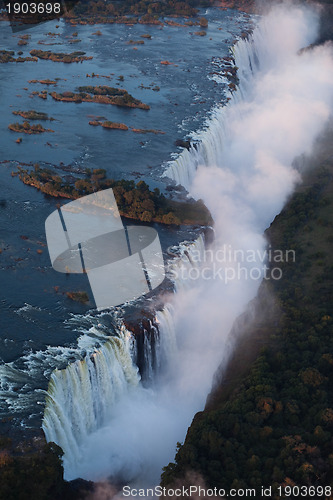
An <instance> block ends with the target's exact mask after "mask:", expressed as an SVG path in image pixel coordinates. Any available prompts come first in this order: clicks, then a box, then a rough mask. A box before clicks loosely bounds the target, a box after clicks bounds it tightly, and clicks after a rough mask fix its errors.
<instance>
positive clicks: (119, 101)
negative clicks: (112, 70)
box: [50, 85, 150, 110]
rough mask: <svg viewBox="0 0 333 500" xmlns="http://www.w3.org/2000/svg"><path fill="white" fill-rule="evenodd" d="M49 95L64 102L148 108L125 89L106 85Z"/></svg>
mask: <svg viewBox="0 0 333 500" xmlns="http://www.w3.org/2000/svg"><path fill="white" fill-rule="evenodd" d="M50 96H51V97H52V98H53V99H54V100H55V101H64V102H76V103H80V102H97V103H99V104H112V105H114V106H120V107H126V108H139V109H145V110H148V109H150V107H149V106H148V104H144V103H143V102H141V101H140V100H139V99H135V98H134V97H133V96H132V95H131V94H129V93H128V92H127V90H125V89H118V88H114V87H108V86H107V85H99V86H96V87H94V86H92V85H87V86H83V87H79V88H78V92H63V93H61V94H60V93H58V92H50Z"/></svg>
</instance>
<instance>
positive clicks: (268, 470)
mask: <svg viewBox="0 0 333 500" xmlns="http://www.w3.org/2000/svg"><path fill="white" fill-rule="evenodd" d="M330 137H331V138H332V134H331V136H330ZM327 144H328V143H327ZM327 144H326V146H327ZM326 146H325V147H326ZM325 158H329V159H325ZM332 207H333V162H332V147H331V146H330V147H329V150H328V152H326V156H325V155H324V156H321V158H320V161H319V162H318V164H317V165H316V167H315V168H314V170H310V171H309V172H308V173H307V174H306V175H305V178H304V183H303V186H302V187H301V188H300V189H299V190H298V192H297V193H295V195H294V196H293V197H292V199H291V200H290V201H289V203H288V204H287V205H286V207H285V208H284V210H283V211H282V212H281V214H280V215H278V216H277V217H276V218H275V220H274V222H273V223H272V225H271V227H270V228H269V229H268V230H267V236H268V239H269V241H270V243H271V245H272V247H273V248H276V249H281V250H284V251H285V250H289V249H295V251H296V261H295V262H289V263H288V262H285V263H281V268H282V271H283V278H282V279H281V280H279V281H272V280H271V281H270V282H264V283H263V284H262V286H261V290H260V292H259V296H258V299H257V300H259V304H257V308H259V309H260V303H262V304H263V306H264V307H265V316H266V319H264V321H261V322H260V323H259V322H258V321H257V322H255V323H254V324H253V325H252V329H253V330H252V333H249V332H247V336H246V337H245V338H243V339H242V341H241V342H240V344H239V348H238V349H237V350H236V353H235V355H234V357H233V359H232V360H231V362H230V364H229V366H228V368H227V370H226V372H224V373H223V374H222V381H220V383H219V384H218V385H217V386H216V387H215V388H214V390H213V392H212V394H211V395H210V397H209V399H208V403H207V406H206V409H205V410H204V411H203V412H200V413H198V414H197V415H196V416H195V417H194V420H193V422H192V425H191V426H190V428H189V430H188V434H187V437H186V440H185V443H184V444H183V445H182V446H178V452H177V454H176V459H175V463H171V464H169V465H168V466H167V467H165V470H164V473H163V475H162V484H163V485H164V486H167V485H168V486H170V485H172V484H174V483H175V481H176V480H180V481H181V484H186V481H187V480H186V475H187V474H188V472H189V471H191V472H195V473H198V474H199V475H200V476H201V477H202V478H203V480H204V481H205V483H206V485H207V486H209V487H220V488H225V489H229V488H250V487H254V488H256V489H257V491H258V490H259V488H260V487H261V486H262V485H264V486H271V485H272V486H273V491H275V492H276V493H275V496H273V497H272V498H276V499H277V498H279V496H278V495H277V487H278V486H279V485H291V486H292V485H308V486H310V485H312V486H325V485H333V446H332V445H333V391H332V387H333V331H332V330H333V328H332V326H333V311H332V304H333V300H332V299H333V296H332V295H333V294H332V288H333V286H332V285H333V256H332V252H331V249H332V243H333V229H332V209H333V208H332ZM268 292H273V293H274V297H275V303H274V306H273V305H271V307H268V308H267V293H268ZM258 330H260V331H258ZM249 335H252V338H253V342H252V343H255V344H256V346H258V345H260V343H261V344H262V345H264V347H263V348H261V350H260V351H259V353H258V355H256V356H254V358H256V359H255V360H254V361H251V360H250V361H249V359H248V357H249V355H248V350H249V348H251V336H249ZM258 337H259V341H260V342H259V343H258ZM256 346H255V347H254V349H256ZM242 360H244V363H243V365H242ZM244 365H246V366H244ZM238 367H240V372H243V373H241V376H240V374H239V373H238V371H237V368H238ZM309 498H310V496H309ZM312 498H313V496H312ZM315 498H320V497H319V496H318V495H315ZM322 498H325V496H323V497H322ZM332 498H333V497H332Z"/></svg>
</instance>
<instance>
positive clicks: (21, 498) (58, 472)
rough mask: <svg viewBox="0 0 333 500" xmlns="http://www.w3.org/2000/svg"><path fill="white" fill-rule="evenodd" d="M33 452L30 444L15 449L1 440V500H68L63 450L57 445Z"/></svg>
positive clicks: (7, 440)
mask: <svg viewBox="0 0 333 500" xmlns="http://www.w3.org/2000/svg"><path fill="white" fill-rule="evenodd" d="M31 448H32V447H31V446H30V447H29V446H28V445H27V444H26V445H25V446H24V448H23V449H22V445H21V446H20V447H17V449H15V448H14V449H13V446H12V444H11V440H10V439H8V438H1V439H0V500H31V499H32V498H33V499H34V500H46V499H47V498H48V499H59V500H60V499H61V498H64V497H65V494H64V493H65V489H66V483H65V482H64V480H63V467H62V465H61V457H62V455H63V453H62V450H61V449H60V448H59V447H58V446H57V445H55V444H54V443H51V444H41V445H40V446H39V448H38V449H32V450H31ZM66 497H67V495H66ZM67 498H68V497H67Z"/></svg>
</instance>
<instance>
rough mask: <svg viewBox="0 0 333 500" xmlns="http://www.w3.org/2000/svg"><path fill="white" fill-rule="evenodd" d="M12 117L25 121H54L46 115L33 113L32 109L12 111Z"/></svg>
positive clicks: (38, 112) (37, 112)
mask: <svg viewBox="0 0 333 500" xmlns="http://www.w3.org/2000/svg"><path fill="white" fill-rule="evenodd" d="M13 115H19V116H22V117H23V118H25V120H50V121H53V120H54V118H49V117H48V115H47V114H46V113H42V112H40V111H35V110H33V109H32V110H30V111H13Z"/></svg>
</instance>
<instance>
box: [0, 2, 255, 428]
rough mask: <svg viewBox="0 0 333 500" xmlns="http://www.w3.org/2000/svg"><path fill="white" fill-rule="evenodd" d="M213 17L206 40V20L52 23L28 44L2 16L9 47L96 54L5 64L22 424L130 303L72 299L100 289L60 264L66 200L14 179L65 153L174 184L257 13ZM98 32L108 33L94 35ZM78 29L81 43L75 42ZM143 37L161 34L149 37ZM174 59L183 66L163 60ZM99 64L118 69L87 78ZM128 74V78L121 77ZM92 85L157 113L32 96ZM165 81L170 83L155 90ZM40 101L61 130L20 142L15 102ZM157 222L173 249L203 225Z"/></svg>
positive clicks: (5, 323) (1, 373)
mask: <svg viewBox="0 0 333 500" xmlns="http://www.w3.org/2000/svg"><path fill="white" fill-rule="evenodd" d="M204 14H205V16H206V17H207V19H208V21H209V28H208V29H207V36H205V37H200V36H196V35H194V32H195V31H198V30H199V29H200V28H199V27H174V26H164V27H163V28H161V27H156V26H145V25H136V26H125V25H95V26H75V27H71V26H70V25H68V24H66V23H64V22H62V21H61V22H60V23H59V22H58V21H54V22H53V21H50V22H49V23H47V24H43V25H40V26H38V27H35V28H33V29H31V30H27V31H25V32H24V33H29V34H30V35H31V38H30V39H29V41H28V45H25V46H18V45H17V43H18V41H19V35H20V34H16V35H13V34H12V32H11V30H10V27H9V25H7V23H1V30H0V49H5V50H15V52H17V51H19V50H22V51H23V55H24V56H26V55H29V51H30V50H32V49H41V50H52V51H54V52H73V51H78V50H80V51H85V52H86V55H88V56H93V59H92V60H89V61H84V62H83V63H79V64H76V63H73V64H63V63H56V62H52V61H41V60H39V61H38V62H25V63H8V64H1V65H0V109H1V117H0V128H1V133H0V155H1V156H0V161H1V164H0V249H2V252H1V253H0V280H1V288H0V412H1V413H0V415H1V416H10V417H13V423H14V424H15V425H21V426H23V427H25V428H27V427H32V428H37V427H39V426H40V418H41V415H42V412H43V402H44V392H43V389H46V388H47V383H48V378H49V376H50V374H51V372H52V370H53V369H54V368H55V367H59V368H62V367H64V366H66V365H67V364H68V362H69V361H72V360H73V359H76V358H77V357H79V356H80V355H82V354H83V353H84V349H85V348H84V342H81V343H80V345H79V346H78V344H77V338H78V337H79V336H80V335H82V334H84V333H85V332H87V331H89V330H91V328H93V326H94V325H95V324H99V325H102V326H103V328H105V330H106V331H107V332H110V331H112V328H113V326H112V325H113V324H114V323H115V321H116V320H117V315H121V314H123V311H122V310H121V309H120V308H118V309H116V310H114V311H113V312H112V313H107V314H105V313H104V314H99V315H98V314H96V313H95V312H94V311H93V307H94V303H93V298H92V296H91V294H90V297H91V303H90V304H88V305H86V306H84V305H80V304H77V303H75V302H72V301H70V300H69V299H68V298H67V297H66V291H72V290H86V291H87V292H88V293H90V289H89V285H88V282H87V279H86V277H85V276H80V275H76V276H75V275H70V276H65V275H62V274H60V273H57V272H55V271H54V270H53V269H52V268H51V267H50V261H49V257H48V252H47V248H46V246H45V233H44V222H45V219H46V217H47V216H48V215H49V214H50V213H51V212H52V211H53V210H54V209H55V206H56V201H55V200H53V199H51V198H47V197H45V196H44V195H43V194H41V193H39V192H38V191H36V190H35V189H34V188H31V187H29V186H25V185H23V184H22V183H21V182H20V181H19V180H18V179H17V178H13V177H11V171H12V170H15V169H16V166H17V162H27V163H31V164H33V163H35V162H39V163H41V164H43V163H50V164H54V165H59V164H60V163H61V162H62V163H63V164H65V165H71V166H72V167H73V168H75V167H78V166H79V167H83V168H85V167H88V168H106V169H107V172H108V176H110V177H115V178H123V177H125V178H135V179H138V174H137V172H139V173H140V174H141V176H142V177H140V178H144V180H145V181H146V182H148V183H149V184H150V185H151V186H159V187H162V188H163V187H165V183H166V181H165V179H162V178H161V174H162V173H163V171H164V169H165V164H166V162H167V161H169V160H170V159H171V157H172V155H173V154H175V153H177V151H178V152H179V151H181V150H180V149H177V148H176V146H175V145H174V142H175V140H176V139H182V138H185V137H186V136H187V135H188V134H189V133H190V132H191V131H195V130H198V129H199V128H200V127H202V126H203V123H204V120H205V118H206V117H207V116H208V114H209V110H210V109H212V107H213V106H214V104H216V103H218V102H224V101H225V100H226V97H227V93H226V90H227V87H226V83H222V82H219V83H217V81H215V80H219V79H218V78H216V77H218V75H216V74H214V72H216V71H218V62H219V58H221V57H224V56H226V55H228V49H229V47H230V46H231V45H232V44H233V41H234V40H235V37H237V36H239V34H240V33H241V32H242V31H243V30H244V28H245V27H246V26H247V25H248V18H247V16H244V15H243V14H241V13H239V12H233V11H221V10H218V9H210V10H209V11H207V12H204ZM57 24H59V28H56V25H57ZM97 30H100V31H101V32H102V35H101V36H96V35H93V33H94V32H96V31H97ZM76 31H77V32H78V37H77V38H78V39H79V40H80V42H78V43H71V42H70V40H72V39H73V38H72V34H73V33H74V32H76ZM49 32H51V33H56V34H57V36H52V35H48V34H47V33H49ZM143 34H149V35H151V39H150V40H149V39H143V38H141V37H140V35H143ZM130 40H144V45H136V46H135V45H132V44H128V42H129V41H130ZM38 42H42V44H39V43H38ZM133 47H137V50H135V49H134V48H133ZM163 60H168V61H170V62H172V63H173V64H172V65H168V66H165V65H161V64H160V62H161V61H163ZM92 73H95V74H99V75H105V76H108V77H110V78H105V77H100V78H97V77H95V78H89V77H87V76H86V75H87V74H90V75H91V74H92ZM120 75H122V76H123V78H124V81H120V80H119V76H120ZM47 78H48V79H51V80H53V79H55V78H60V80H58V82H57V85H56V86H53V85H50V86H44V85H42V84H39V83H35V84H33V83H28V82H29V80H33V79H38V80H39V79H47ZM81 85H110V86H119V87H120V88H125V89H126V90H128V92H130V93H131V94H132V95H133V96H134V97H136V98H138V99H140V100H142V101H143V102H144V103H146V104H149V106H150V110H149V111H144V110H140V109H124V108H117V107H115V106H109V105H103V104H95V103H81V104H74V103H64V102H56V101H54V100H53V99H52V98H51V97H50V96H48V98H47V99H46V100H42V99H40V98H39V97H38V96H32V95H31V92H32V91H36V90H38V91H42V90H44V89H45V90H47V91H48V92H51V91H53V90H56V91H57V92H63V91H66V90H69V91H75V90H76V88H77V87H78V86H81ZM154 86H159V87H160V91H159V92H156V91H153V90H152V87H154ZM143 87H148V88H143ZM29 109H34V110H37V111H41V112H45V113H47V114H48V115H49V116H51V117H53V118H54V119H55V121H52V122H42V123H43V125H44V126H45V127H46V128H51V129H53V130H54V133H45V134H41V135H39V136H36V135H30V136H29V135H24V134H23V135H22V138H23V142H22V143H21V144H16V142H15V140H16V139H17V137H19V136H21V134H15V133H14V132H11V131H9V130H8V124H9V123H13V122H16V121H19V122H23V119H22V118H21V117H18V116H14V115H13V114H12V111H14V110H29ZM96 116H100V117H104V118H105V119H107V120H112V121H119V122H123V123H125V124H126V125H128V126H129V127H135V128H146V129H158V130H161V131H163V132H164V134H163V135H154V134H144V135H143V134H136V133H134V132H132V131H130V130H129V131H128V132H123V131H115V130H111V131H110V130H105V129H103V128H102V127H92V126H90V125H89V124H88V122H89V120H91V119H93V117H96ZM156 228H157V229H158V231H159V234H160V237H161V241H162V245H163V247H164V248H166V247H167V246H168V245H170V244H176V243H178V242H180V241H182V240H184V239H191V238H194V237H195V236H196V231H195V230H192V229H186V228H183V229H181V230H172V229H167V228H165V227H157V226H156ZM22 236H23V237H24V238H22ZM37 250H42V253H38V252H37ZM55 287H57V288H55ZM139 306H140V307H142V304H140V305H139ZM139 306H138V307H139ZM89 311H91V312H90V313H89ZM0 432H1V429H0Z"/></svg>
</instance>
